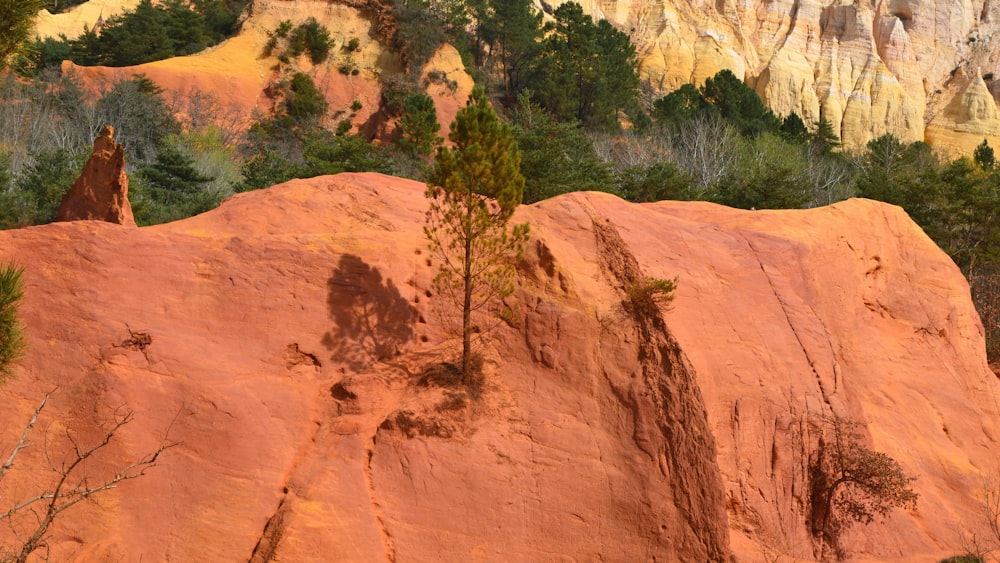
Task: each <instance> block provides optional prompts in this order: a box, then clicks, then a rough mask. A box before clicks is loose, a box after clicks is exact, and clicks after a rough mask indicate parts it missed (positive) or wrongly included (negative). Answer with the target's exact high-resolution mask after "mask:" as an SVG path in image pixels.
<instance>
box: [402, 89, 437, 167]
mask: <svg viewBox="0 0 1000 563" xmlns="http://www.w3.org/2000/svg"><path fill="white" fill-rule="evenodd" d="M439 129H441V125H440V124H439V123H438V118H437V110H436V109H435V108H434V100H433V99H432V98H431V97H430V96H428V95H427V94H424V93H423V92H421V93H418V94H413V95H410V96H408V97H407V98H406V100H405V101H404V102H403V116H402V117H400V118H399V135H400V136H399V146H400V147H401V148H402V149H403V150H405V151H406V152H408V153H410V154H411V155H413V156H419V157H421V158H424V159H427V158H429V157H430V156H431V154H433V153H434V147H435V146H437V145H439V144H441V141H443V140H444V139H442V138H441V137H438V135H437V132H438V130H439Z"/></svg>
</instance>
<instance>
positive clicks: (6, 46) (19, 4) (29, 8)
mask: <svg viewBox="0 0 1000 563" xmlns="http://www.w3.org/2000/svg"><path fill="white" fill-rule="evenodd" d="M44 5H45V4H44V0H4V1H2V2H0V70H2V69H4V68H6V67H7V64H8V63H9V62H10V60H11V57H13V56H14V55H15V54H17V53H18V51H20V50H21V49H22V48H23V47H24V45H25V43H27V42H28V41H30V40H31V36H32V32H33V31H34V27H35V15H36V14H38V11H39V10H41V9H42V8H43V7H44Z"/></svg>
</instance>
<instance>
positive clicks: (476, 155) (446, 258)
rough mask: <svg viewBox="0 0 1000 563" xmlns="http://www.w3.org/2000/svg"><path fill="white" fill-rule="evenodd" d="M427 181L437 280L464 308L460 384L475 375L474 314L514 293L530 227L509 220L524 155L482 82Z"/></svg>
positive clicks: (454, 125)
mask: <svg viewBox="0 0 1000 563" xmlns="http://www.w3.org/2000/svg"><path fill="white" fill-rule="evenodd" d="M448 139H449V140H450V141H451V142H452V145H453V147H452V148H448V147H441V148H439V149H438V152H437V156H436V157H435V161H434V167H433V168H432V169H431V171H430V173H429V176H428V180H427V192H426V195H427V199H428V200H429V202H430V208H429V209H428V211H427V224H426V225H425V227H424V233H425V234H426V236H427V238H428V240H429V241H430V248H431V252H432V253H433V254H434V255H435V256H437V258H438V259H439V260H440V268H439V270H438V274H437V276H436V277H435V278H434V286H435V289H436V290H437V291H438V293H439V294H442V295H444V296H446V297H448V298H451V300H452V301H453V302H454V303H455V304H458V305H460V306H461V308H462V328H461V330H462V365H461V372H462V377H463V379H464V382H465V383H466V384H467V385H468V384H471V383H472V382H473V381H474V379H473V378H474V375H475V374H473V373H472V371H473V370H472V365H473V354H472V334H473V332H474V329H475V327H474V326H473V314H475V313H477V312H480V311H492V312H496V311H497V310H498V306H499V305H500V303H501V302H502V300H503V299H504V298H505V297H507V296H509V295H510V294H511V293H513V291H514V275H515V270H514V260H515V258H519V257H520V255H521V254H522V252H523V251H524V244H525V241H526V240H527V237H528V225H527V224H522V225H516V226H514V227H513V229H511V230H510V231H508V229H507V223H508V221H509V220H510V218H511V216H512V215H513V214H514V210H515V209H516V208H517V206H518V205H519V204H520V203H521V197H522V194H523V192H524V177H523V176H522V175H521V172H520V170H519V167H520V163H521V156H520V153H519V152H518V148H517V144H516V143H515V142H514V136H513V134H512V133H511V130H510V127H509V126H508V125H506V124H505V123H503V122H501V121H500V119H499V118H498V117H497V115H496V113H495V112H494V111H493V108H492V107H490V103H489V101H488V100H487V99H486V94H485V93H484V92H483V89H482V87H476V88H475V89H474V90H473V92H472V95H471V96H469V103H468V105H466V107H464V108H463V109H462V110H460V111H459V112H458V116H457V117H456V118H455V121H454V122H453V123H452V124H451V132H450V134H449V135H448Z"/></svg>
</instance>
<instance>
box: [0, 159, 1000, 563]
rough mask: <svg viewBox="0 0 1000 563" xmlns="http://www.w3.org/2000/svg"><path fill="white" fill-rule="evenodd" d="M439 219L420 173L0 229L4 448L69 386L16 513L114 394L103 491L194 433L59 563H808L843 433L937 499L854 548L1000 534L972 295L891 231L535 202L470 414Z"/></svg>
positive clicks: (992, 429) (863, 208)
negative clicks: (172, 217) (136, 219)
mask: <svg viewBox="0 0 1000 563" xmlns="http://www.w3.org/2000/svg"><path fill="white" fill-rule="evenodd" d="M425 208H426V202H425V199H424V196H423V186H422V185H421V184H418V183H415V182H411V181H408V180H401V179H396V178H391V177H386V176H380V175H377V174H345V175H339V176H328V177H319V178H313V179H310V180H295V181H292V182H289V183H287V184H283V185H279V186H275V187H273V188H270V189H267V190H261V191H256V192H250V193H245V194H241V195H237V196H235V197H233V198H230V199H229V200H227V201H226V202H224V203H223V204H222V206H221V207H219V208H218V209H216V210H214V211H211V212H209V213H206V214H204V215H200V216H197V217H193V218H190V219H187V220H183V221H179V222H175V223H170V224H165V225H159V226H155V227H147V228H139V229H136V228H134V227H126V226H122V225H115V224H111V223H104V222H93V221H78V222H66V223H54V224H50V225H45V226H39V227H31V228H25V229H20V230H13V231H2V232H0V249H2V251H0V259H2V260H10V259H12V260H16V261H17V262H18V263H20V264H21V265H23V266H24V268H25V277H26V282H27V283H26V285H27V287H26V293H27V297H26V300H25V302H24V305H23V307H22V317H23V319H24V320H25V323H26V325H27V328H26V334H27V344H28V354H27V356H26V358H25V359H24V360H23V361H22V362H21V363H20V365H19V367H18V370H17V372H18V376H17V378H16V379H15V380H14V381H13V382H12V383H9V384H8V385H6V386H4V387H0V400H2V403H3V404H4V405H5V408H4V409H3V410H2V411H0V421H2V423H0V443H2V444H4V445H5V446H4V447H7V446H6V445H7V444H11V443H13V441H14V440H16V437H17V436H18V435H19V433H20V428H21V427H22V425H23V423H24V422H25V421H26V420H27V419H28V418H29V417H30V414H31V411H32V409H33V408H34V406H35V404H37V402H38V401H39V400H40V397H41V395H42V394H43V393H44V392H46V391H50V390H52V389H53V388H56V389H57V391H56V392H55V394H54V395H53V397H52V399H51V400H50V407H49V409H47V412H46V414H45V416H44V420H43V421H42V422H40V424H39V428H40V430H39V431H40V432H41V433H42V434H41V435H44V436H45V437H46V439H45V440H42V438H41V435H40V436H39V438H38V439H37V440H36V442H35V444H36V447H34V448H29V449H27V450H24V451H23V452H22V454H21V455H22V458H19V459H20V464H21V465H19V466H18V467H19V468H20V469H19V471H15V472H12V473H11V474H9V475H8V477H7V479H5V481H4V486H5V489H4V498H14V497H17V496H19V494H23V493H27V492H28V491H31V490H35V489H36V487H37V486H39V482H40V481H41V480H42V479H43V478H44V477H43V475H44V474H45V473H44V470H43V469H44V467H46V466H47V463H48V461H47V458H46V450H47V449H51V448H55V447H56V446H55V445H54V444H58V443H59V442H58V440H57V439H56V438H57V437H58V436H60V435H62V433H63V432H64V429H65V428H66V427H69V428H72V429H73V431H74V432H76V433H77V435H78V436H80V437H81V439H87V438H88V437H93V436H95V435H98V434H96V433H97V432H98V429H99V428H100V427H101V425H102V424H106V423H107V421H108V420H109V417H110V416H111V413H112V411H113V410H114V409H115V408H117V407H120V406H122V405H127V406H128V407H129V408H131V409H133V410H134V411H135V413H136V415H135V421H134V422H133V423H132V424H130V425H128V426H126V427H125V428H124V429H123V431H122V434H121V437H122V439H121V440H120V441H116V442H114V443H113V444H112V446H111V447H110V448H109V449H107V450H104V452H103V453H104V455H103V456H102V457H100V458H99V459H95V460H92V461H93V463H91V464H90V465H89V466H88V467H87V471H88V472H89V474H90V475H93V476H95V478H96V476H99V475H101V474H102V472H106V471H109V470H110V469H111V468H112V467H116V466H118V465H119V464H120V463H121V462H122V461H123V460H130V459H134V458H135V457H137V456H138V455H140V454H141V453H143V452H147V451H151V450H152V449H154V448H155V447H156V446H157V444H159V443H160V442H162V441H163V440H170V441H177V442H179V445H177V446H176V447H174V448H171V449H169V450H167V452H165V454H164V456H163V458H162V462H161V463H160V465H159V466H158V467H156V468H154V469H153V470H151V471H150V472H149V473H148V474H147V475H146V476H145V477H143V478H141V479H138V480H134V481H128V482H126V483H123V484H122V486H121V487H120V488H118V489H117V490H115V491H113V492H110V493H107V494H105V495H104V496H102V497H99V500H98V501H97V502H95V503H83V504H80V505H78V506H76V507H74V508H73V509H71V510H70V511H67V512H66V513H64V516H63V517H62V520H61V522H60V524H59V525H58V526H57V527H56V528H55V529H54V533H53V536H52V538H51V540H50V541H49V548H50V550H51V557H52V559H54V560H71V559H75V560H78V561H106V560H114V561H117V560H126V561H138V560H144V561H166V560H172V561H194V560H201V561H236V560H242V561H246V560H250V561H266V560H270V559H272V558H275V559H277V560H283V561H320V560H331V559H335V560H338V561H383V560H384V561H445V560H455V561H511V560H520V561H539V560H549V559H556V558H563V557H568V558H572V559H574V560H607V561H638V560H647V561H654V560H655V561H692V562H704V561H727V560H729V557H730V555H731V554H732V555H735V556H736V558H737V560H738V561H760V560H763V558H764V555H765V554H771V555H772V557H773V554H774V553H778V554H780V555H785V556H788V557H794V558H801V559H805V560H811V559H812V558H813V557H814V553H815V552H814V551H813V545H812V543H811V541H810V533H809V528H808V525H807V523H806V514H807V510H808V507H807V495H808V493H807V488H808V487H807V483H806V479H807V477H806V475H807V473H808V472H807V470H806V469H807V468H806V465H807V457H808V455H809V451H810V448H811V447H812V446H811V444H812V443H813V442H812V441H811V438H810V433H811V432H812V431H813V430H814V429H815V424H816V423H817V422H818V421H821V420H822V419H823V417H826V416H830V415H840V416H846V417H850V418H852V419H854V420H857V421H860V422H862V423H863V424H862V429H863V434H864V439H865V441H866V443H868V444H869V445H870V446H872V447H874V448H876V449H878V450H880V451H884V452H886V453H888V454H889V455H891V456H892V457H894V458H895V459H897V460H898V461H899V462H900V464H901V465H902V467H903V469H904V470H905V472H906V473H908V474H910V475H913V476H915V477H916V478H917V479H916V481H915V482H914V484H913V486H914V488H915V490H916V491H917V492H918V493H919V495H920V499H919V504H918V505H917V508H916V509H915V510H901V509H896V510H893V511H892V512H891V513H890V514H889V515H888V517H887V518H886V520H885V521H884V522H880V523H876V524H872V525H871V526H867V527H856V528H854V529H852V531H851V532H849V533H848V534H847V535H845V536H844V541H843V547H844V549H845V550H846V551H845V554H846V556H847V557H849V558H851V559H853V560H857V561H928V562H929V561H937V560H939V559H940V558H942V557H944V556H950V555H954V554H956V553H959V552H960V551H961V543H960V538H959V537H958V532H957V527H958V526H959V525H961V526H965V527H967V528H968V529H975V528H977V527H978V526H979V525H980V524H981V522H980V520H979V518H980V515H981V511H982V505H981V503H980V502H981V501H980V498H981V497H980V488H981V486H982V483H983V479H984V478H985V477H988V476H991V475H994V474H995V473H996V471H997V469H998V463H997V457H996V451H997V439H998V430H1000V429H998V424H1000V412H998V401H997V397H998V393H1000V383H998V380H997V378H996V377H995V376H994V375H993V374H992V373H991V372H990V370H989V368H988V366H987V365H986V359H985V351H984V348H985V347H984V341H983V334H982V327H981V325H980V323H979V319H978V316H977V315H976V312H975V310H974V309H973V306H972V304H971V302H970V298H969V289H968V286H967V285H966V283H965V281H964V279H963V277H962V275H961V273H960V272H959V270H958V269H957V268H956V267H955V266H954V264H953V263H952V262H951V261H950V260H949V259H948V258H947V256H945V255H944V254H943V253H942V252H941V251H940V250H939V249H938V248H937V247H936V246H935V245H934V244H933V243H932V242H931V241H930V240H929V239H928V238H927V237H926V236H925V235H924V234H923V233H922V232H921V231H920V229H919V228H918V227H917V226H916V225H915V224H913V223H912V222H911V221H910V220H909V219H908V218H907V217H906V215H905V214H904V213H903V212H902V211H901V210H900V209H898V208H895V207H891V206H887V205H883V204H879V203H874V202H871V201H865V200H849V201H846V202H842V203H840V204H837V205H834V206H831V207H826V208H818V209H812V210H805V211H773V212H772V211H756V212H754V211H739V210H733V209H728V208H723V207H719V206H715V205H711V204H707V203H681V202H661V203H657V204H643V205H637V204H630V203H626V202H624V201H622V200H620V199H617V198H615V197H613V196H610V195H607V194H600V193H574V194H569V195H565V196H560V197H557V198H553V199H551V200H547V201H544V202H542V203H539V204H535V205H532V206H525V207H522V208H521V209H519V210H518V213H517V216H516V217H515V220H518V221H529V222H530V223H531V225H532V227H531V228H532V239H531V242H530V245H529V248H528V252H527V254H526V257H525V259H524V260H523V261H522V262H521V263H520V264H519V265H518V271H519V290H518V292H517V294H516V300H515V301H514V302H513V303H514V304H515V305H516V307H517V308H518V310H519V311H520V315H519V319H517V321H516V322H511V323H510V324H504V325H501V326H500V327H499V328H498V329H497V330H496V331H495V332H494V333H492V335H491V339H490V343H489V346H488V347H487V348H486V349H485V350H484V354H485V365H484V374H485V381H484V384H483V388H482V394H481V396H480V397H478V398H475V397H470V396H468V395H467V394H466V393H464V391H463V389H462V388H461V387H460V386H455V385H454V384H449V383H447V382H446V381H445V380H443V379H442V378H441V377H440V374H438V375H435V373H436V372H435V371H434V370H428V367H429V366H434V365H437V364H438V363H439V362H441V361H442V360H443V359H447V358H448V357H449V355H450V354H451V352H452V351H453V345H452V343H451V341H450V340H449V339H448V338H446V333H445V331H444V329H443V327H444V326H445V325H444V322H445V321H446V316H447V315H445V317H442V316H441V314H440V313H441V311H442V310H444V311H447V309H446V308H444V309H442V307H441V306H440V305H441V298H440V297H439V296H437V295H435V294H434V293H433V291H432V290H431V279H432V277H433V275H434V272H435V270H434V267H433V265H431V264H430V263H429V261H428V254H427V251H426V245H425V243H424V241H423V236H422V233H421V229H422V225H423V214H424V210H425ZM644 276H655V277H661V278H673V277H674V276H677V277H678V279H679V282H678V283H679V289H678V290H677V292H676V299H675V301H674V302H673V304H672V305H671V306H669V307H661V308H659V309H656V310H648V311H646V312H645V313H641V314H640V313H637V312H636V311H635V310H633V309H630V308H628V307H627V306H626V305H624V304H623V303H624V301H625V298H626V297H625V296H626V291H625V290H626V288H628V287H629V286H630V285H631V284H633V283H634V282H635V281H636V280H637V279H641V278H642V277H644ZM46 444H48V445H46ZM49 454H50V456H51V455H52V452H49ZM9 533H10V531H9V530H8V529H7V527H2V528H0V543H4V542H6V541H8V540H9V535H8V534H9ZM769 560H773V559H769Z"/></svg>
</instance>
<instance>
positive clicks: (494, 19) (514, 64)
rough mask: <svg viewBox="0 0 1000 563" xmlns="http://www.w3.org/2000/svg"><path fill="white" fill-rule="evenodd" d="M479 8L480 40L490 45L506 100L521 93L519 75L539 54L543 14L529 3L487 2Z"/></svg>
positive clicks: (524, 0) (515, 0) (513, 0)
mask: <svg viewBox="0 0 1000 563" xmlns="http://www.w3.org/2000/svg"><path fill="white" fill-rule="evenodd" d="M480 6H481V8H480V10H479V13H478V14H477V16H478V17H477V18H476V19H477V20H478V22H479V30H478V32H479V39H480V40H481V41H482V42H483V43H485V44H486V45H488V46H489V51H490V54H491V56H492V58H493V60H494V61H495V64H496V65H497V66H498V67H499V69H500V72H501V74H502V75H503V83H504V92H505V94H506V97H507V99H508V100H509V99H511V98H512V97H513V96H514V95H515V94H516V93H517V92H519V91H520V90H521V88H522V86H523V84H522V82H523V78H522V74H523V73H524V70H525V68H526V67H527V65H528V63H529V62H531V60H532V58H533V57H534V56H535V53H536V52H537V51H538V41H539V39H540V38H541V37H542V13H541V12H539V11H537V10H535V8H534V6H533V3H532V2H531V0H486V1H485V2H483V3H481V4H480Z"/></svg>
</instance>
